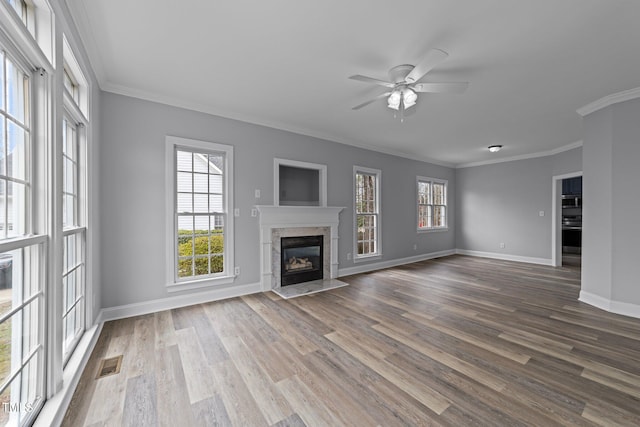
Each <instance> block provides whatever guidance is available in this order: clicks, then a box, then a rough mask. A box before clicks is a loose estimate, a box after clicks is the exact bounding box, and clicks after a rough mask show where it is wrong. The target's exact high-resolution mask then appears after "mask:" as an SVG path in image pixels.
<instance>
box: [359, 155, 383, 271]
mask: <svg viewBox="0 0 640 427" xmlns="http://www.w3.org/2000/svg"><path fill="white" fill-rule="evenodd" d="M353 172H354V187H355V188H354V190H355V197H354V199H355V209H354V211H355V227H354V228H355V250H354V251H355V253H356V256H355V259H358V258H367V257H372V256H379V255H381V253H380V206H379V205H380V202H379V200H380V176H381V172H380V171H379V170H377V169H368V168H362V167H359V166H355V167H354V168H353Z"/></svg>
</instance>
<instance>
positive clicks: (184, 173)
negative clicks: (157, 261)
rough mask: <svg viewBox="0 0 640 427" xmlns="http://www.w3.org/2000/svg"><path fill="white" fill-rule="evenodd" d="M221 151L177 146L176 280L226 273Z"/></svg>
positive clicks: (224, 203)
mask: <svg viewBox="0 0 640 427" xmlns="http://www.w3.org/2000/svg"><path fill="white" fill-rule="evenodd" d="M225 156H226V154H225V153H224V152H215V151H203V150H194V149H190V148H183V147H178V148H176V150H175V162H176V163H175V167H176V204H175V214H176V220H177V233H176V235H175V239H176V250H177V253H176V259H177V266H176V279H177V280H185V279H193V278H201V277H206V276H216V275H226V274H228V272H227V271H226V270H225V264H226V263H225V238H226V228H225V223H226V222H227V221H226V217H227V206H226V202H225V199H226V198H225V194H224V189H225V179H226V177H225V164H226V159H225Z"/></svg>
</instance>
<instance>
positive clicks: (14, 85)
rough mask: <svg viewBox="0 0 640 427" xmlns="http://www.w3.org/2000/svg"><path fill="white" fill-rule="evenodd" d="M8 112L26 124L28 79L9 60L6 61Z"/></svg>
mask: <svg viewBox="0 0 640 427" xmlns="http://www.w3.org/2000/svg"><path fill="white" fill-rule="evenodd" d="M6 67H7V68H6V79H7V112H8V113H9V114H11V115H12V116H13V117H15V118H16V119H17V120H18V121H19V122H20V123H22V124H24V123H25V118H26V109H27V105H28V104H27V101H26V100H27V93H28V90H27V88H28V79H27V76H26V74H24V73H23V72H22V71H21V70H20V69H19V68H18V67H16V66H15V65H14V64H13V63H12V62H11V61H10V60H9V59H7V60H6Z"/></svg>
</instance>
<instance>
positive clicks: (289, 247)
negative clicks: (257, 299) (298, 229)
mask: <svg viewBox="0 0 640 427" xmlns="http://www.w3.org/2000/svg"><path fill="white" fill-rule="evenodd" d="M323 250H324V243H323V236H322V235H319V236H296V237H283V238H282V239H281V240H280V253H281V254H282V256H281V268H280V283H281V286H287V285H294V284H296V283H302V282H309V281H311V280H319V279H320V280H321V279H322V278H323V274H324V267H323V261H324V255H323Z"/></svg>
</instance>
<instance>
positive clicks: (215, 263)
mask: <svg viewBox="0 0 640 427" xmlns="http://www.w3.org/2000/svg"><path fill="white" fill-rule="evenodd" d="M223 270H224V257H223V256H222V255H216V256H212V257H211V273H222V271H223Z"/></svg>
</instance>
